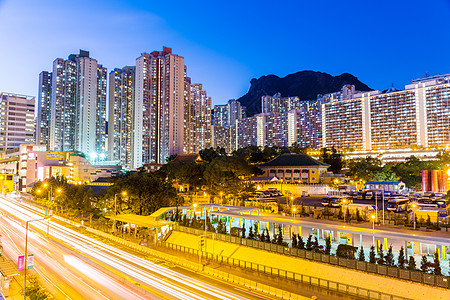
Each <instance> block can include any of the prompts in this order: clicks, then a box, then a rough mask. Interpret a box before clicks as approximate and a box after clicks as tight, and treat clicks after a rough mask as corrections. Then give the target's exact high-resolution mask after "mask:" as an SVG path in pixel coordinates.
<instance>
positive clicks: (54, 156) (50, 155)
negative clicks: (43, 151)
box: [46, 151, 65, 160]
mask: <svg viewBox="0 0 450 300" xmlns="http://www.w3.org/2000/svg"><path fill="white" fill-rule="evenodd" d="M64 154H65V153H64V152H56V151H47V157H46V159H47V160H64Z"/></svg>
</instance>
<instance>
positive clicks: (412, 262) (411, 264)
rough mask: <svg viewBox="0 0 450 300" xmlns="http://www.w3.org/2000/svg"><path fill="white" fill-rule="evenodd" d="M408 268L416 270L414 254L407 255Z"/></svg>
mask: <svg viewBox="0 0 450 300" xmlns="http://www.w3.org/2000/svg"><path fill="white" fill-rule="evenodd" d="M408 270H409V271H415V270H416V260H415V259H414V256H410V257H409V261H408Z"/></svg>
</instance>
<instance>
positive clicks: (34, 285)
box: [22, 274, 50, 300]
mask: <svg viewBox="0 0 450 300" xmlns="http://www.w3.org/2000/svg"><path fill="white" fill-rule="evenodd" d="M23 293H24V292H23V290H22V294H23ZM25 296H26V298H27V299H30V300H46V299H49V298H50V295H49V294H48V293H47V291H46V290H45V289H44V287H43V286H42V284H41V282H40V281H39V278H38V277H37V276H36V275H33V274H32V275H28V278H27V287H26V289H25Z"/></svg>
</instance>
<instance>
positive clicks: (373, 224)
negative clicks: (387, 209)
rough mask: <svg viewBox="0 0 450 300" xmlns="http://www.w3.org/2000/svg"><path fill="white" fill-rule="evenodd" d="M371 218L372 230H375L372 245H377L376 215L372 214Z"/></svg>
mask: <svg viewBox="0 0 450 300" xmlns="http://www.w3.org/2000/svg"><path fill="white" fill-rule="evenodd" d="M370 218H371V219H372V230H373V236H372V245H375V215H374V214H372V215H371V216H370Z"/></svg>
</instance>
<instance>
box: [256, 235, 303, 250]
mask: <svg viewBox="0 0 450 300" xmlns="http://www.w3.org/2000/svg"><path fill="white" fill-rule="evenodd" d="M263 234H264V233H263ZM292 248H297V236H296V235H295V234H293V235H292Z"/></svg>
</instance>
